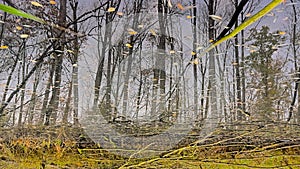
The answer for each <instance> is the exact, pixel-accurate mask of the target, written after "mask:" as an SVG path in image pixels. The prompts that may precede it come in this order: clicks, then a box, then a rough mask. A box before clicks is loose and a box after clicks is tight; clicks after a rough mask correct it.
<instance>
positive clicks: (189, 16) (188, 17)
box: [186, 15, 195, 19]
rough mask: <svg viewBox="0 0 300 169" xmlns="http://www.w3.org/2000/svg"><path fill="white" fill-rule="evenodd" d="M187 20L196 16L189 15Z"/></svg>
mask: <svg viewBox="0 0 300 169" xmlns="http://www.w3.org/2000/svg"><path fill="white" fill-rule="evenodd" d="M186 18H187V19H192V18H195V17H194V16H191V15H188V16H186Z"/></svg>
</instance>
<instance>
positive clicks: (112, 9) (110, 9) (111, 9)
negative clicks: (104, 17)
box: [107, 7, 116, 12]
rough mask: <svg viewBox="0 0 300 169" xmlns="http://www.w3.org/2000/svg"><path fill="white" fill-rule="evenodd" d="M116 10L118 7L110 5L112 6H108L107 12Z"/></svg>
mask: <svg viewBox="0 0 300 169" xmlns="http://www.w3.org/2000/svg"><path fill="white" fill-rule="evenodd" d="M115 10H116V8H114V7H110V8H108V10H107V12H114V11H115Z"/></svg>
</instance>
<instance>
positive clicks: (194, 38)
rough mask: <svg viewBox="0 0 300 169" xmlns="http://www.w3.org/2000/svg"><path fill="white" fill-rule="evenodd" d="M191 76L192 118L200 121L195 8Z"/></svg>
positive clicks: (195, 9) (194, 4) (194, 2)
mask: <svg viewBox="0 0 300 169" xmlns="http://www.w3.org/2000/svg"><path fill="white" fill-rule="evenodd" d="M193 6H197V4H196V0H193ZM193 17H194V18H193V21H192V23H193V52H192V55H193V60H194V62H193V74H194V118H196V117H197V118H198V119H199V120H201V119H202V118H203V116H202V114H198V113H199V112H198V104H199V103H198V74H197V68H198V63H197V62H196V59H198V58H197V54H196V48H197V45H196V44H198V41H197V8H193ZM198 119H196V120H198Z"/></svg>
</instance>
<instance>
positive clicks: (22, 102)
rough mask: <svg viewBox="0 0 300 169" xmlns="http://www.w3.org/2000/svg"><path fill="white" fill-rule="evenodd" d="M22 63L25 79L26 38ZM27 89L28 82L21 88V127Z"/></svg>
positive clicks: (22, 72)
mask: <svg viewBox="0 0 300 169" xmlns="http://www.w3.org/2000/svg"><path fill="white" fill-rule="evenodd" d="M22 46H23V48H22V52H21V56H22V65H21V67H22V68H21V70H22V71H21V77H22V81H24V80H25V75H26V63H25V62H26V40H25V39H24V40H23V44H22ZM25 89H26V84H24V85H23V88H22V89H21V102H20V112H19V119H18V126H19V127H20V126H21V125H22V118H23V113H24V101H25Z"/></svg>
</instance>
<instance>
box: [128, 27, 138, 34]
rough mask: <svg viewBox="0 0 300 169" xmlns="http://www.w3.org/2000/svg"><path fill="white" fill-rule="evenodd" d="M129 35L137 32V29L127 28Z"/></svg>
mask: <svg viewBox="0 0 300 169" xmlns="http://www.w3.org/2000/svg"><path fill="white" fill-rule="evenodd" d="M127 31H128V33H129V35H136V34H137V31H135V30H133V29H131V28H130V29H127Z"/></svg>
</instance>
